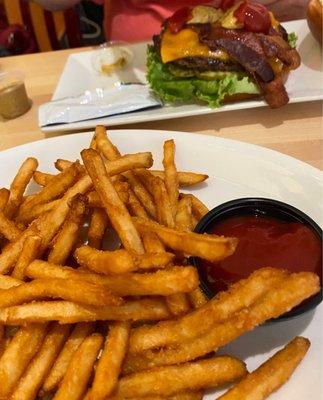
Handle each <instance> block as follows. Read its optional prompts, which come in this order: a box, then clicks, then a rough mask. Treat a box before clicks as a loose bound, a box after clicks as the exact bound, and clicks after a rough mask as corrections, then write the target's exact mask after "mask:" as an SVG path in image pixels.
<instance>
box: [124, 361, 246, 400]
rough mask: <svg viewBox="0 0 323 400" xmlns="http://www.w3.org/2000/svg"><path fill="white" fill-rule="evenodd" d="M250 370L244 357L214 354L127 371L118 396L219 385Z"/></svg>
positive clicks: (172, 391)
mask: <svg viewBox="0 0 323 400" xmlns="http://www.w3.org/2000/svg"><path fill="white" fill-rule="evenodd" d="M246 373H247V370H246V367H245V364H244V363H243V362H242V361H240V360H238V359H236V358H233V357H228V356H220V357H214V358H210V359H207V360H202V361H194V362H190V363H185V364H182V365H173V366H167V367H160V368H156V369H154V370H151V371H144V372H137V373H135V374H131V375H127V376H125V377H123V378H121V379H120V381H119V384H118V386H117V389H116V396H124V397H133V396H137V397H141V396H142V398H144V397H145V396H151V395H162V396H170V395H173V394H176V393H180V392H181V391H185V390H199V389H207V388H214V387H218V386H221V385H224V384H226V383H229V382H234V381H236V380H238V379H240V378H242V377H243V376H245V375H246Z"/></svg>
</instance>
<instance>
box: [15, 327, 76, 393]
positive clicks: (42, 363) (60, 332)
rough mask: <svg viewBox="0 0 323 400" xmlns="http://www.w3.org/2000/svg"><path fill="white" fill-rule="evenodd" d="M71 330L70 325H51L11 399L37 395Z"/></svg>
mask: <svg viewBox="0 0 323 400" xmlns="http://www.w3.org/2000/svg"><path fill="white" fill-rule="evenodd" d="M69 331H70V327H69V326H68V325H59V324H57V323H54V324H53V325H52V326H51V328H50V330H49V332H48V333H47V335H46V337H45V339H44V341H43V343H42V346H41V348H40V349H39V351H38V353H37V354H36V356H35V357H34V358H33V359H32V361H31V363H30V364H29V366H28V368H27V370H26V371H25V373H24V374H23V376H22V378H21V379H20V381H19V383H18V385H17V387H16V388H15V390H14V392H13V394H12V395H11V397H10V399H11V400H34V399H35V398H36V397H37V393H38V391H39V389H40V387H41V385H42V383H43V381H44V379H45V378H46V376H47V375H48V372H49V371H50V368H51V367H52V365H53V363H54V361H55V359H56V357H57V355H58V353H59V351H60V349H61V348H62V346H63V344H64V342H65V340H66V339H67V337H68V334H69Z"/></svg>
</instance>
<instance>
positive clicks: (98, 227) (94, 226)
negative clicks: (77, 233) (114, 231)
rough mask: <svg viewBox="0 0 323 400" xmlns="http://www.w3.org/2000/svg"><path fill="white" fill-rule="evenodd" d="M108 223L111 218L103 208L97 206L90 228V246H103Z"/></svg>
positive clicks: (98, 247) (95, 247) (97, 247)
mask: <svg viewBox="0 0 323 400" xmlns="http://www.w3.org/2000/svg"><path fill="white" fill-rule="evenodd" d="M108 225H109V218H108V215H107V213H106V212H105V210H104V209H101V208H95V209H94V210H93V212H92V215H91V220H90V226H89V230H88V245H89V246H91V247H93V248H94V249H101V248H102V242H103V238H104V234H105V231H106V229H107V227H108ZM77 251H78V250H77ZM76 254H77V253H76Z"/></svg>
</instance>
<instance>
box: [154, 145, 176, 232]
mask: <svg viewBox="0 0 323 400" xmlns="http://www.w3.org/2000/svg"><path fill="white" fill-rule="evenodd" d="M163 165H164V170H165V187H166V190H167V193H168V197H169V202H170V207H171V210H172V214H173V218H175V216H176V212H177V202H178V196H179V192H178V187H179V184H178V177H177V169H176V165H175V142H174V140H166V141H165V142H164V159H163ZM157 179H161V178H158V177H157ZM161 180H162V179H161ZM167 226H169V227H172V226H171V225H169V224H167Z"/></svg>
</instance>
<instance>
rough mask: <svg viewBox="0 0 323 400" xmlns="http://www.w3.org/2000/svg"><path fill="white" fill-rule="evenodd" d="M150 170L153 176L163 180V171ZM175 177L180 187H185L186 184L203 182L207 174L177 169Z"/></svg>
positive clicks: (192, 184) (191, 184)
mask: <svg viewBox="0 0 323 400" xmlns="http://www.w3.org/2000/svg"><path fill="white" fill-rule="evenodd" d="M150 172H151V173H152V174H153V175H154V176H158V177H159V178H161V179H163V180H165V172H164V171H155V170H150ZM177 179H178V184H179V186H180V187H187V186H194V185H197V184H198V183H201V182H204V181H205V180H206V179H208V175H205V174H197V173H195V172H183V171H177Z"/></svg>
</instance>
